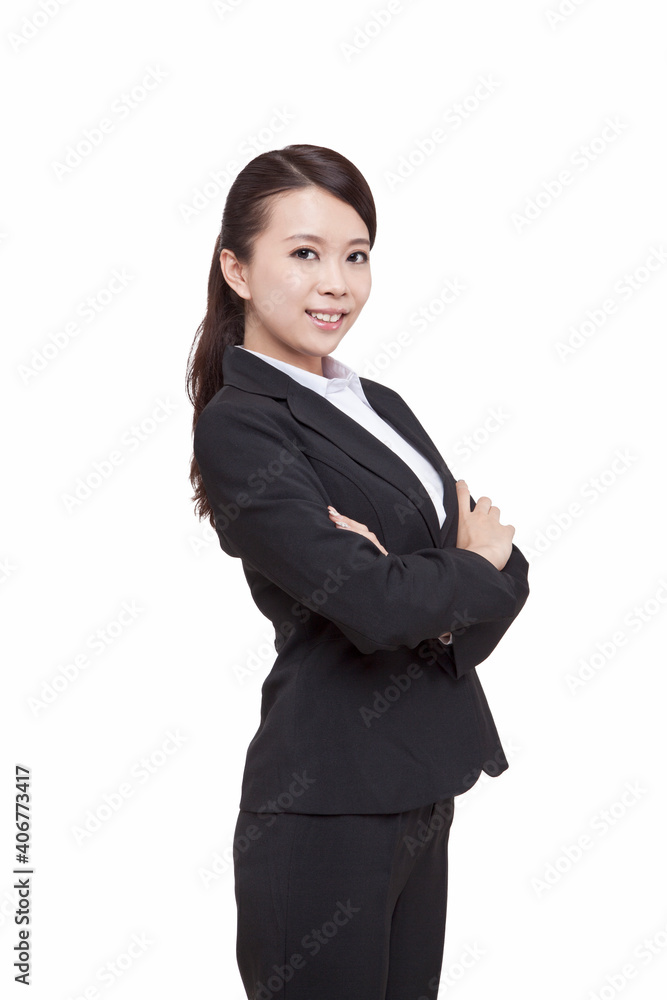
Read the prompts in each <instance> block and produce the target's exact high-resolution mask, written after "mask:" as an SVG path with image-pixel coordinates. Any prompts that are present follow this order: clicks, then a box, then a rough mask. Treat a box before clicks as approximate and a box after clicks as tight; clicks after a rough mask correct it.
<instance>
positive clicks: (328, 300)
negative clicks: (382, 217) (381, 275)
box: [220, 186, 371, 375]
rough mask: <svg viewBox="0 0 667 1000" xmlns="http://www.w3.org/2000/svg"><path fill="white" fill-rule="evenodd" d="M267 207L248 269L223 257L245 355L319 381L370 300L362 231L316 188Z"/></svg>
mask: <svg viewBox="0 0 667 1000" xmlns="http://www.w3.org/2000/svg"><path fill="white" fill-rule="evenodd" d="M272 203H273V204H272V209H271V219H270V222H269V225H268V227H267V228H266V229H265V230H264V232H263V233H262V234H261V235H260V236H258V237H257V239H256V240H255V249H254V255H253V260H252V262H251V263H250V264H240V263H239V262H238V261H237V260H236V258H235V257H234V255H233V254H232V253H231V251H229V250H223V251H222V253H221V255H220V266H221V267H222V272H223V275H224V277H225V280H226V281H227V282H228V284H230V285H231V287H232V288H234V290H235V291H236V292H237V293H238V294H239V295H240V296H241V297H242V298H244V299H246V300H247V301H246V307H245V335H244V341H243V345H244V347H247V348H249V349H250V350H251V351H259V352H260V353H261V354H267V355H268V356H269V357H274V358H278V359H280V360H282V361H287V362H288V363H289V364H293V365H298V367H299V368H303V369H305V370H306V371H310V372H314V373H316V374H318V375H321V374H322V361H321V359H322V357H323V356H324V355H326V354H331V353H333V351H335V350H336V347H337V346H338V344H339V343H340V342H341V340H342V339H343V337H344V336H345V334H346V333H347V331H348V330H349V329H350V327H351V326H352V325H353V323H354V322H355V320H356V319H357V317H358V315H359V313H360V312H361V310H362V309H363V307H364V305H365V303H366V300H367V299H368V296H369V294H370V290H371V268H370V259H369V252H370V245H369V238H368V237H369V233H368V228H367V226H366V224H365V223H364V222H363V220H362V219H361V216H360V215H358V213H357V212H356V211H355V209H354V208H352V206H351V205H348V204H347V202H344V201H341V200H340V199H339V198H336V197H334V195H332V194H330V193H329V192H328V191H325V190H324V189H323V188H320V187H314V186H311V187H307V188H299V189H297V190H295V191H288V192H285V193H284V194H279V195H274V196H273V198H272ZM311 313H323V314H325V315H327V316H330V317H331V319H332V321H329V322H327V321H326V320H319V319H317V318H314V317H313V316H312V315H311ZM341 313H343V315H342V316H341V315H339V314H341Z"/></svg>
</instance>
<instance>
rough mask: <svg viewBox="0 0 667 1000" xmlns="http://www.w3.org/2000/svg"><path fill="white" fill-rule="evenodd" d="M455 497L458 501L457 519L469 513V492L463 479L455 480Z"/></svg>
mask: <svg viewBox="0 0 667 1000" xmlns="http://www.w3.org/2000/svg"><path fill="white" fill-rule="evenodd" d="M456 495H457V497H458V500H459V517H463V516H466V515H467V514H469V513H470V490H469V489H468V484H467V483H466V481H465V479H457V480H456Z"/></svg>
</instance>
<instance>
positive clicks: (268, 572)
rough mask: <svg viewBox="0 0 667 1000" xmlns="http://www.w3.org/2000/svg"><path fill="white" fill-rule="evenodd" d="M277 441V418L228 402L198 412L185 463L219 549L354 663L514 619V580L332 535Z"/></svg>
mask: <svg viewBox="0 0 667 1000" xmlns="http://www.w3.org/2000/svg"><path fill="white" fill-rule="evenodd" d="M288 431H289V427H288V429H287V431H286V430H285V428H284V427H281V422H280V420H279V417H278V415H277V414H274V413H271V412H270V411H268V410H267V409H265V408H263V407H261V406H252V405H251V406H247V407H244V406H240V405H239V404H238V402H237V401H234V402H233V404H230V403H228V402H226V401H224V400H219V401H216V402H215V403H213V404H209V405H208V406H207V407H205V408H204V410H203V411H202V413H201V414H200V417H199V419H198V421H197V424H196V427H195V432H194V439H193V448H194V454H195V458H196V461H197V464H198V466H199V470H200V473H201V476H202V481H203V484H204V489H205V491H206V495H207V498H208V500H209V503H210V504H211V507H212V509H213V516H214V520H215V527H216V531H217V533H218V536H219V540H220V544H221V547H222V548H223V550H224V551H226V552H228V553H229V554H231V555H234V556H238V557H240V558H241V559H243V561H244V562H247V563H248V564H249V565H250V566H252V567H254V568H255V569H256V570H258V571H259V572H260V573H261V574H262V575H263V576H265V577H266V578H267V579H268V580H270V581H272V582H273V583H274V584H275V585H276V586H277V587H279V588H280V589H281V590H283V591H284V592H285V593H287V594H289V595H291V597H292V598H294V599H295V600H296V601H298V602H300V603H301V604H303V605H305V606H306V607H308V608H310V609H311V610H313V611H315V612H317V613H318V614H320V615H323V616H324V617H325V618H327V619H328V620H329V621H331V622H333V623H334V624H335V625H336V626H337V627H338V628H339V630H340V631H341V632H342V633H343V634H344V635H345V636H347V638H348V639H349V640H350V641H351V642H352V643H353V644H354V645H355V646H356V648H357V649H358V650H359V651H360V652H361V653H373V652H375V651H376V650H381V649H383V650H395V649H398V648H399V647H400V646H408V647H409V648H411V649H414V648H415V647H416V646H417V645H418V644H419V643H420V642H421V641H422V640H423V639H425V638H432V637H435V636H438V635H440V634H441V633H442V632H446V631H452V632H454V631H455V629H456V627H457V625H459V626H460V624H461V622H462V621H465V620H466V619H468V618H472V619H474V621H476V622H495V623H501V622H504V621H505V620H506V619H508V618H511V617H512V616H513V615H514V614H515V613H516V612H517V607H518V605H519V602H520V601H521V598H522V595H523V591H522V588H521V587H519V586H517V581H516V579H515V577H513V576H512V575H511V574H509V573H504V572H500V571H499V570H497V569H496V568H495V566H493V565H492V564H491V563H490V562H489V561H488V559H485V558H484V557H483V556H481V555H479V554H478V553H477V552H470V551H467V550H463V549H457V548H454V547H449V548H444V549H438V548H425V549H421V550H418V551H416V552H414V553H410V554H405V555H396V554H394V553H389V555H387V556H386V555H384V553H382V552H380V550H379V549H378V547H377V546H376V545H375V544H374V543H373V542H372V541H371V540H370V539H369V538H366V537H364V536H363V535H360V534H359V533H358V532H352V531H344V530H341V529H340V528H337V527H336V525H335V524H334V523H333V521H332V520H331V519H330V517H329V513H328V510H327V504H328V503H330V499H329V497H328V496H327V495H326V492H325V490H324V487H323V485H322V482H321V480H320V479H319V478H318V476H317V474H316V473H315V471H314V469H313V467H312V465H311V464H310V463H309V461H308V459H307V457H306V456H305V455H304V454H303V453H302V452H301V450H300V449H299V447H298V444H297V442H296V441H294V440H292V439H290V438H289V436H288ZM454 641H455V642H456V637H455V639H454ZM443 648H444V647H443Z"/></svg>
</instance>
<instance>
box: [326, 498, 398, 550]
mask: <svg viewBox="0 0 667 1000" xmlns="http://www.w3.org/2000/svg"><path fill="white" fill-rule="evenodd" d="M327 510H328V511H329V517H330V518H331V519H332V521H333V522H334V523H335V525H336V527H337V528H343V529H345V528H347V529H348V530H349V531H356V532H357V533H358V534H359V535H366V538H370V540H371V541H372V542H373V544H374V545H377V547H378V548H379V550H380V552H383V553H384V555H386V556H388V555H389V553H388V552H387V550H386V549H385V547H384V545H382V544H381V543H380V542H379V541H378V538H377V535H375V533H374V532H372V531H369V530H368V528H367V527H366V525H365V524H361V523H360V522H359V521H353V520H352V518H351V517H344V516H343V515H342V514H339V513H338V511H337V510H336V509H335V508H334V507H328V508H327Z"/></svg>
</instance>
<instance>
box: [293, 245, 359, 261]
mask: <svg viewBox="0 0 667 1000" xmlns="http://www.w3.org/2000/svg"><path fill="white" fill-rule="evenodd" d="M309 253H312V254H315V256H317V254H316V253H315V251H314V250H311V249H310V248H309V247H299V249H298V250H295V251H294V253H293V254H292V257H298V259H299V260H312V259H313V258H312V257H306V256H301V254H309ZM350 257H362V258H363V259H362V260H356V261H353V262H352V263H354V264H365V263H366V261H367V260H368V254H367V253H364V251H363V250H355V251H353V253H351V254H350ZM348 259H349V258H348Z"/></svg>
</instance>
